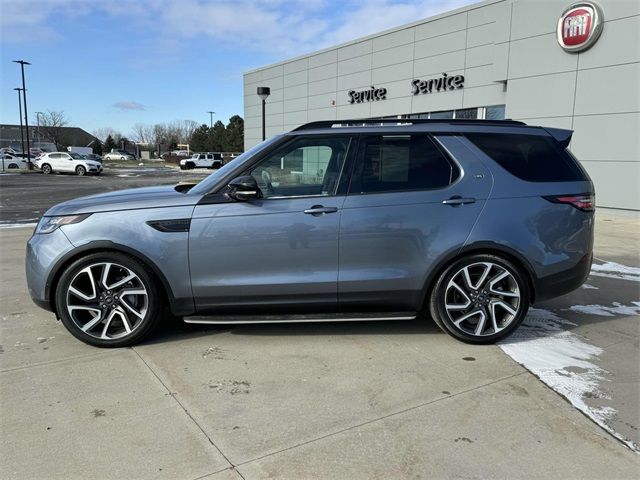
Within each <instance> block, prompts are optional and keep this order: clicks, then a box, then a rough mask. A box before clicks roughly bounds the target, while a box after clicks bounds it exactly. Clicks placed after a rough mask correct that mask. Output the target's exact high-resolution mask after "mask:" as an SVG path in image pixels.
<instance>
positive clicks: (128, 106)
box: [113, 101, 147, 110]
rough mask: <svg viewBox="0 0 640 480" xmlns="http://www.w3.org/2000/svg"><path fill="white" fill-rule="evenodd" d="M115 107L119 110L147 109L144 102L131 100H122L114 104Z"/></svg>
mask: <svg viewBox="0 0 640 480" xmlns="http://www.w3.org/2000/svg"><path fill="white" fill-rule="evenodd" d="M113 106H114V107H115V108H117V109H118V110H146V109H147V107H145V106H144V105H143V104H141V103H138V102H130V101H121V102H116V103H114V104H113Z"/></svg>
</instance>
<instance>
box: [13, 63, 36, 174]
mask: <svg viewBox="0 0 640 480" xmlns="http://www.w3.org/2000/svg"><path fill="white" fill-rule="evenodd" d="M13 63H19V64H20V71H21V72H22V103H23V105H24V128H25V130H26V131H27V168H28V169H29V170H33V164H32V163H31V148H30V146H29V116H28V115H27V87H26V84H25V82H24V66H25V65H31V64H30V63H29V62H27V61H25V60H14V61H13Z"/></svg>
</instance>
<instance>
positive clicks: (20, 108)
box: [3, 87, 28, 165]
mask: <svg viewBox="0 0 640 480" xmlns="http://www.w3.org/2000/svg"><path fill="white" fill-rule="evenodd" d="M14 90H15V91H17V92H18V112H20V145H21V146H22V153H24V132H23V131H22V99H21V98H20V92H21V91H22V89H21V88H20V87H16V88H14ZM27 157H28V155H27ZM3 165H4V164H3Z"/></svg>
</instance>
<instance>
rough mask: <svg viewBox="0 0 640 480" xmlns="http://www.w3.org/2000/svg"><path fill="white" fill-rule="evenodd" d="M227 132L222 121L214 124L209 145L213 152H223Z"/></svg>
mask: <svg viewBox="0 0 640 480" xmlns="http://www.w3.org/2000/svg"><path fill="white" fill-rule="evenodd" d="M226 134H227V131H226V128H225V126H224V123H222V122H221V121H220V120H218V121H217V122H216V123H214V124H213V128H212V129H211V130H210V135H209V137H210V140H209V142H210V143H209V145H210V147H211V150H210V151H211V152H223V151H224V147H225V143H226V136H227V135H226Z"/></svg>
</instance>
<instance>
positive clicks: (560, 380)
mask: <svg viewBox="0 0 640 480" xmlns="http://www.w3.org/2000/svg"><path fill="white" fill-rule="evenodd" d="M572 325H575V324H574V323H572V322H570V321H568V320H566V319H564V318H562V317H560V316H559V315H556V314H555V313H553V312H551V311H548V310H543V309H539V308H531V309H530V310H529V313H528V315H527V317H526V318H525V320H524V322H523V323H522V325H520V327H519V328H518V329H517V330H516V331H515V332H514V333H513V334H512V335H511V336H510V337H509V338H507V339H505V340H503V341H501V342H499V344H498V345H499V346H500V348H501V349H502V350H503V351H504V352H505V353H506V354H507V355H509V356H510V357H511V358H512V359H513V360H515V361H516V362H518V363H519V364H521V365H522V366H524V367H525V368H526V369H527V370H529V371H530V372H531V373H533V374H534V375H536V376H537V377H538V378H540V380H542V381H543V382H544V383H545V384H547V385H548V386H549V387H550V388H552V389H553V390H555V391H556V392H558V393H559V394H560V395H562V396H564V397H565V398H566V399H567V400H569V402H571V404H572V405H573V406H574V407H576V408H577V409H578V410H580V411H581V412H583V413H584V414H585V415H587V416H588V417H589V418H591V419H592V420H593V421H594V422H596V423H597V424H598V425H600V426H601V427H602V428H604V429H605V430H607V431H608V432H609V433H611V434H612V435H613V436H615V437H616V438H618V439H619V440H621V441H622V442H624V443H625V444H626V445H627V446H628V447H629V448H631V449H632V450H634V451H635V452H637V453H640V446H639V445H637V444H636V443H635V442H631V441H628V440H627V439H625V438H624V437H623V436H622V435H620V434H619V433H617V432H616V431H614V430H613V429H612V428H611V426H609V423H608V420H610V419H612V418H613V416H614V415H615V414H616V411H615V409H613V408H611V407H604V406H602V407H593V406H590V405H587V403H586V401H585V399H586V398H594V397H595V398H608V397H607V395H606V394H605V393H604V392H603V391H601V390H600V388H599V385H600V383H601V382H602V381H604V380H605V374H607V373H608V372H607V371H605V370H603V369H602V368H600V367H599V366H598V365H596V364H595V363H594V360H595V359H596V358H597V357H598V355H600V354H601V353H602V352H603V350H602V349H601V348H599V347H596V346H594V345H590V344H588V343H586V342H584V341H583V340H582V338H581V337H578V336H577V335H574V334H573V333H571V332H569V331H567V330H565V328H566V327H568V326H572Z"/></svg>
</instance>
